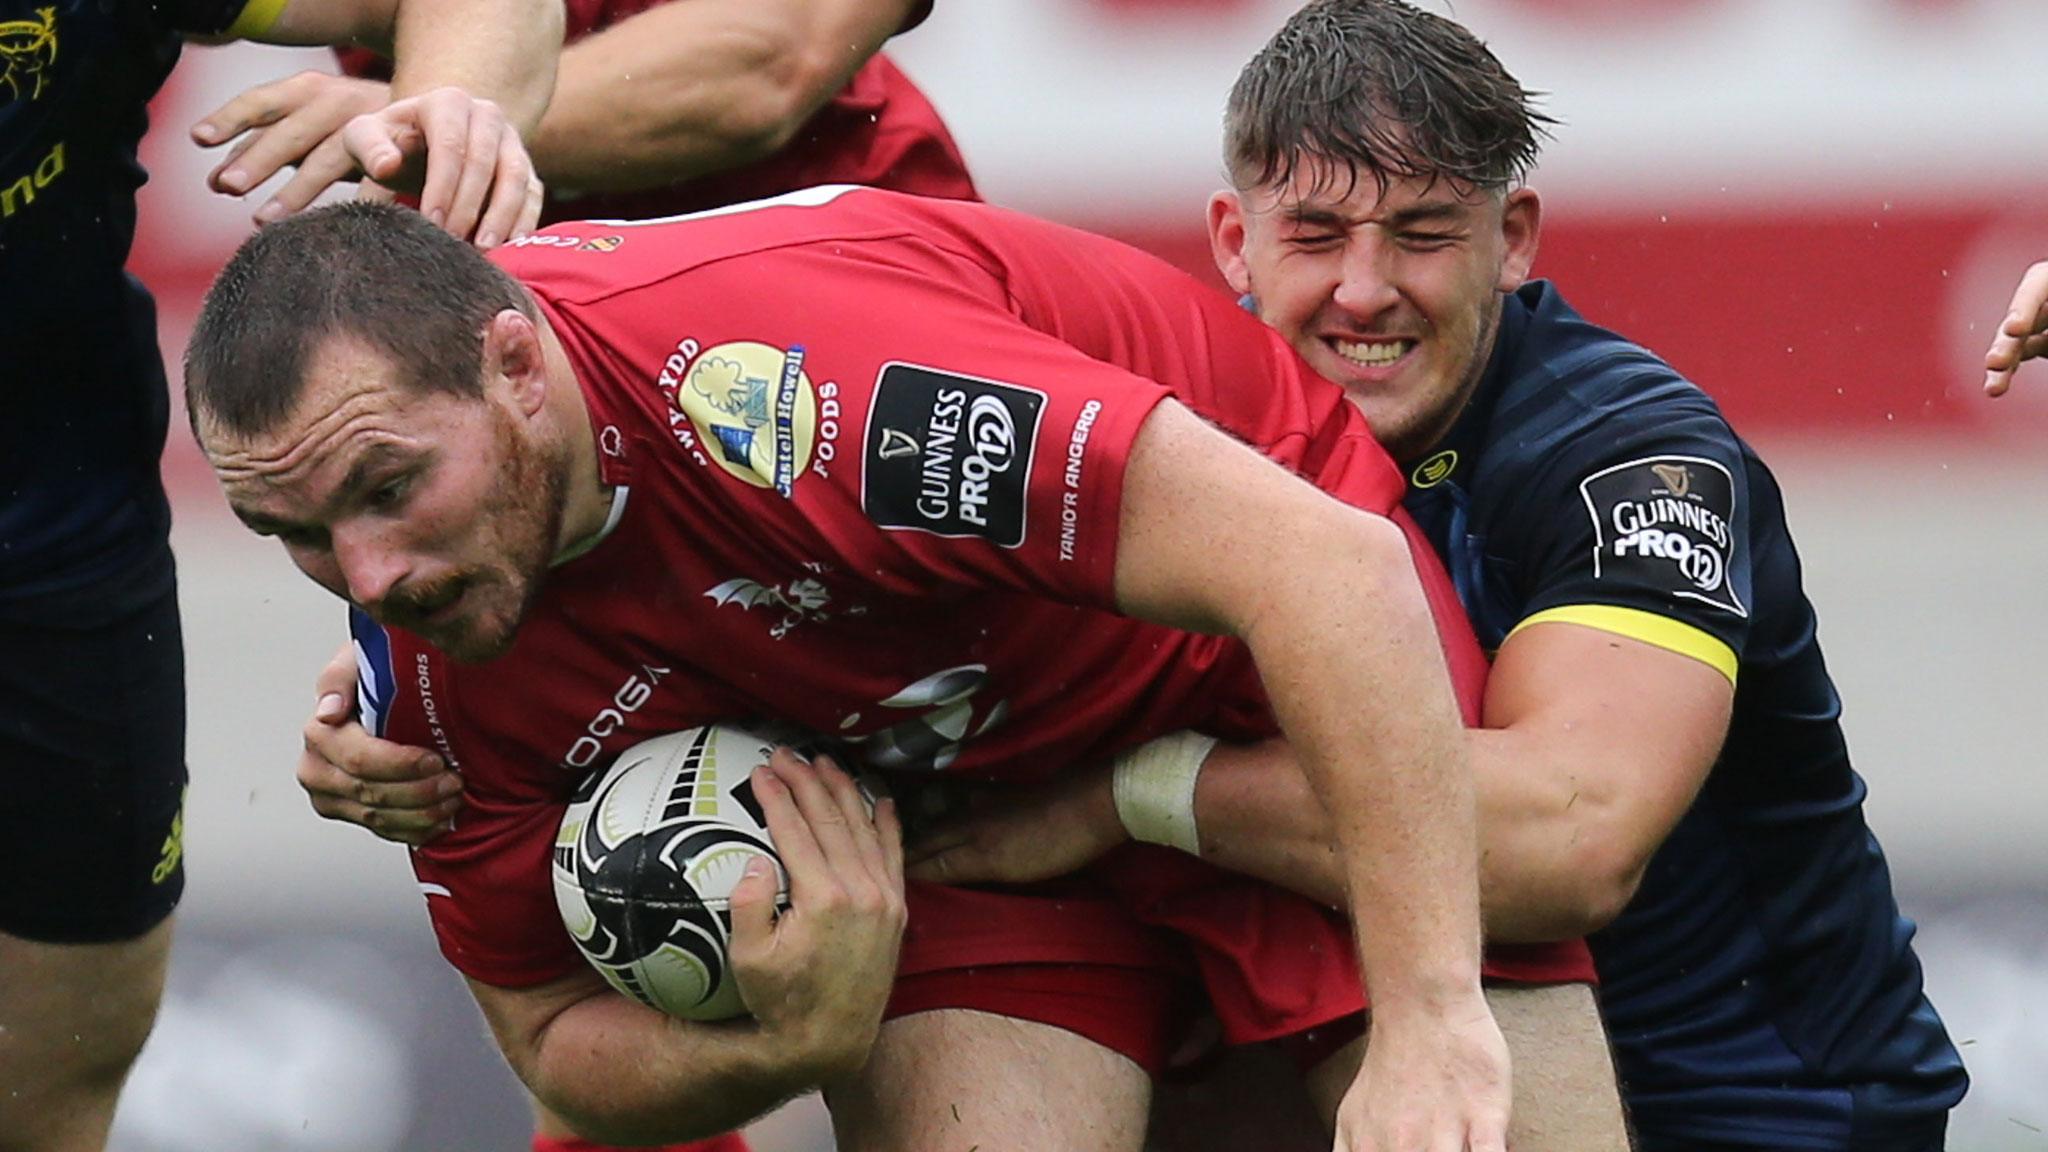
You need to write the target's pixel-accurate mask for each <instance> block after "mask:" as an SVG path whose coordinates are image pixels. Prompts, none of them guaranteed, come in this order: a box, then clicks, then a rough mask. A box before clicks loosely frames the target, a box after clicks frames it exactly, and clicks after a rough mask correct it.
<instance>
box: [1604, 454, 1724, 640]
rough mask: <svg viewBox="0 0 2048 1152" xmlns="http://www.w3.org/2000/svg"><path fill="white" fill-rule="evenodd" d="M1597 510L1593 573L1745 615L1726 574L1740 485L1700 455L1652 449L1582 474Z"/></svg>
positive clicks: (1712, 462)
mask: <svg viewBox="0 0 2048 1152" xmlns="http://www.w3.org/2000/svg"><path fill="white" fill-rule="evenodd" d="M1579 494H1580V495H1581V496H1583V497H1584V498H1585V501H1586V511H1587V512H1588V514H1590V515H1591V516H1592V517H1593V577H1594V579H1596V580H1614V581H1618V582H1621V583H1626V584H1634V585H1639V586H1647V587H1650V588H1656V589H1661V590H1663V591H1666V592H1669V593H1670V594H1671V595H1672V596H1673V597H1676V598H1678V599H1681V600H1694V601H1699V602H1701V603H1705V604H1712V605H1713V606H1715V607H1716V608H1720V609H1723V610H1725V611H1729V612H1733V613H1735V614H1736V615H1737V616H1743V617H1747V616H1748V615H1749V610H1748V609H1746V608H1744V607H1743V606H1742V601H1741V600H1740V599H1738V598H1737V596H1736V594H1735V587H1734V585H1733V583H1732V582H1731V581H1730V580H1729V578H1728V569H1729V563H1730V561H1731V560H1732V559H1733V558H1734V555H1735V547H1736V542H1735V538H1734V530H1733V528H1732V527H1731V524H1732V523H1733V521H1734V519H1735V485H1734V483H1733V481H1732V480H1730V478H1729V475H1728V470H1727V469H1726V468H1724V467H1722V466H1721V465H1720V464H1718V463H1716V462H1715V461H1712V460H1707V459H1704V458H1702V457H1697V456H1650V457H1645V458H1644V459H1641V460H1631V461H1629V462H1628V463H1626V464H1617V465H1615V466H1614V467H1612V468H1605V469H1602V470H1601V471H1599V472H1595V473H1593V474H1592V475H1591V476H1588V477H1586V478H1585V479H1584V480H1582V481H1580V482H1579Z"/></svg>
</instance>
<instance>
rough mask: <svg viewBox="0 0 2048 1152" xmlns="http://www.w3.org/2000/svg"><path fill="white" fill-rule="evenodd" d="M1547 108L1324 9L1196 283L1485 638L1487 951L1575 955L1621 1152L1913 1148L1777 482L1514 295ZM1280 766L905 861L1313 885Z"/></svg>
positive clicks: (1251, 112) (1047, 800) (1260, 83)
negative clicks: (1509, 948) (1325, 404)
mask: <svg viewBox="0 0 2048 1152" xmlns="http://www.w3.org/2000/svg"><path fill="white" fill-rule="evenodd" d="M1544 122H1545V118H1543V117H1542V116H1540V115H1539V114H1537V113H1535V112H1533V111H1532V110H1531V109H1530V106H1529V101H1528V97H1527V94H1526V93H1525V92H1524V91H1523V89H1522V88H1521V86H1520V85H1519V84H1518V83H1517V82H1516V81H1515V79H1514V78H1513V77H1512V76H1510V75H1509V74H1508V73H1507V72H1506V71H1505V70H1504V69H1503V68H1502V67H1501V65H1500V63H1499V61H1498V60H1496V59H1495V58H1494V56H1493V55H1492V54H1491V53H1490V52H1489V51H1488V50H1487V49H1486V48H1485V47H1484V46H1483V45H1482V44H1481V43H1480V42H1479V41H1478V40H1477V39H1475V38H1474V37H1472V36H1471V35H1470V34H1469V33H1468V32H1467V31H1466V30H1465V29H1463V28H1461V27H1459V26H1458V25H1456V24H1454V23H1452V22H1450V21H1448V20H1445V19H1442V18H1439V17H1436V16H1433V15H1429V14H1426V13H1423V12H1420V11H1418V10H1416V9H1414V8H1412V7H1410V6H1409V5H1406V4H1402V3H1398V2H1396V0H1318V2H1317V3H1313V4H1310V5H1309V6H1308V7H1307V8H1305V9H1304V10H1302V11H1301V12H1300V13H1298V14H1297V15H1296V16H1295V17H1294V18H1293V19H1291V20H1290V21H1289V22H1288V23H1287V25H1286V26H1285V27H1284V28H1283V29H1282V30H1281V31H1280V32H1279V33H1278V35H1277V36H1276V37H1275V38H1274V39H1273V40H1272V41H1271V42H1270V43H1269V44H1268V45H1267V46H1266V48H1265V49H1264V50H1262V51H1261V52H1260V53H1259V54H1258V55H1257V56H1256V57H1255V58H1254V59H1253V60H1252V62H1251V63H1250V64H1249V65H1248V66H1247V67H1246V69H1245V70H1244V72H1243V73H1242V75H1241V76H1240V78H1239V80H1238V83H1237V85H1236V87H1235V89H1234V90H1233V92H1232V94H1231V98H1230V104H1229V109H1228V113H1227V116H1226V144H1225V153H1226V161H1227V164H1228V170H1229V174H1230V178H1231V181H1232V185H1233V187H1232V188H1231V189H1230V190H1229V191H1227V192H1223V193H1219V194H1218V195H1217V196H1216V197H1215V198H1214V199H1213V200H1212V202H1211V204H1210V208H1209V225H1210V233H1211V238H1212V242H1213V248H1214V252H1215V255H1216V258H1217V262H1218V265H1219V267H1220V268H1221V269H1222V271H1223V273H1224V275H1225V277H1226V278H1227V279H1228V281H1229V282H1230V284H1231V285H1232V286H1233V287H1234V288H1236V289H1237V290H1238V291H1240V292H1242V293H1245V294H1246V295H1247V296H1248V298H1249V299H1250V301H1251V303H1252V304H1253V306H1254V307H1256V309H1257V310H1258V312H1259V314H1260V316H1261V317H1262V318H1264V319H1265V320H1266V321H1267V322H1268V323H1270V324H1272V325H1273V326H1274V327H1275V328H1276V329H1278V330H1279V331H1280V332H1282V333H1283V334H1284V335H1285V336H1286V337H1287V338H1288V339H1289V341H1290V342H1291V343H1293V345H1294V346H1295V348H1296V350H1297V351H1299V352H1301V353H1302V355H1303V356H1304V357H1305V358H1306V359H1307V360H1308V361H1309V362H1310V363H1311V364H1313V365H1314V366H1315V367H1317V368H1318V369H1319V370H1320V371H1322V372H1323V373H1324V374H1326V375H1327V376H1329V377H1330V378H1331V379H1333V380H1336V381H1338V382H1339V383H1341V384H1342V385H1344V387H1345V389H1346V391H1347V392H1348V393H1349V394H1350V396H1351V397H1352V399H1353V400H1354V401H1355V402H1356V403H1357V404H1358V405H1359V406H1360V407H1361V408H1362V409H1363V410H1364V411H1365V413H1366V414H1367V416H1368V417H1369V419H1370V421H1371V423H1372V425H1373V427H1374V429H1375V432H1376V434H1377V435H1378V437H1379V438H1380V439H1381V440H1382V442H1383V443H1385V444H1386V445H1387V447H1388V449H1389V450H1390V451H1391V452H1392V453H1393V454H1394V456H1395V458H1396V459H1397V460H1398V461H1400V462H1401V464H1402V465H1403V466H1404V467H1405V468H1406V469H1408V473H1409V477H1410V485H1411V488H1410V492H1409V495H1408V496H1407V498H1406V501H1405V502H1406V504H1407V506H1408V508H1409V509H1410V510H1411V512H1412V513H1413V514H1414V515H1415V517H1416V518H1417V520H1419V521H1420V522H1421V523H1422V524H1423V526H1424V529H1425V530H1426V532H1427V533H1428V534H1429V536H1430V539H1431V541H1432V543H1433V544H1434V545H1435V547H1436V548H1437V550H1438V552H1439V553H1440V555H1441V556H1442V558H1443V560H1444V562H1445V565H1446V567H1447V568H1448V569H1449V570H1450V572H1451V574H1452V577H1453V579H1454V580H1455V581H1456V583H1457V586H1458V590H1459V594H1460V597H1461V599H1463V601H1464V602H1465V606H1466V609H1467V611H1468V612H1469V614H1470V615H1471V617H1472V620H1473V623H1474V625H1475V627H1476V628H1477V630H1478V632H1479V636H1480V639H1481V642H1482V643H1483V644H1484V645H1486V646H1487V647H1488V648H1490V649H1494V650H1496V656H1495V662H1494V667H1493V672H1492V676H1491V678H1490V680H1489V683H1488V687H1487V691H1486V698H1485V715H1484V724H1485V728H1484V729H1483V730H1476V731H1473V732H1472V733H1471V734H1470V741H1469V748H1470V752H1471V754H1472V756H1473V760H1474V764H1475V770H1476V772H1477V774H1478V778H1479V795H1480V812H1481V837H1482V842H1483V845H1484V850H1485V855H1484V862H1483V866H1482V884H1483V892H1484V912H1485V916H1486V922H1487V929H1488V933H1489V936H1490V938H1492V939H1493V940H1496V941H1500V940H1546V939H1554V938H1559V937H1567V936H1576V935H1580V934H1588V933H1590V934H1592V935H1591V937H1590V943H1591V944H1592V945H1593V949H1594V956H1595V960H1596V964H1597V966H1598V969H1599V972H1600V976H1601V979H1602V987H1601V991H1600V1003H1601V1007H1602V1009H1603V1010H1604V1012H1605V1015H1606V1018H1607V1022H1608V1026H1609V1030H1610V1034H1611V1039H1612V1042H1613V1044H1614V1048H1615V1052H1616V1056H1617V1058H1618V1063H1619V1067H1620V1072H1621V1076H1622V1085H1623V1095H1624V1098H1625V1100H1626V1101H1627V1103H1628V1104H1629V1106H1630V1108H1631V1110H1632V1115H1633V1120H1634V1123H1635V1126H1636V1128H1637V1131H1638V1138H1639V1141H1640V1146H1641V1147H1642V1148H1644V1149H1649V1150H1653V1152H1661V1150H1672V1152H1677V1150H1680V1149H1684V1150H1687V1152H1699V1150H1701V1149H1738V1148H1739V1149H1765V1148H1768V1149H1814V1150H1843V1152H1846V1150H1852V1149H1853V1150H1856V1152H1880V1150H1884V1152H1891V1150H1898V1152H1909V1150H1910V1152H1929V1150H1935V1149H1939V1148H1941V1147H1942V1143H1943V1132H1944V1129H1945V1126H1946V1122H1947V1115H1948V1112H1949V1110H1950V1109H1951V1108H1952V1107H1953V1106H1954V1105H1955V1104H1956V1102H1957V1101H1958V1100H1960V1099H1961V1098H1962V1095H1963V1092H1964V1090H1965V1087H1966V1085H1967V1078H1966V1076H1965V1074H1964V1070H1963V1066H1962V1062H1961V1060H1960V1059H1959V1057H1958V1055H1957V1053H1956V1050H1955V1047H1954V1046H1953V1045H1952V1044H1951V1043H1950V1041H1949V1038H1948V1036H1947V1034H1946V1032H1945V1031H1944V1029H1943V1026H1942V1023H1941V1020H1940V1018H1939V1017H1938V1016H1937V1015H1936V1014H1935V1011H1934V1009H1933V1007H1932V1006H1931V1005H1930V1004H1929V1003H1928V1001H1927V999H1926V997H1925V996H1924V995H1923V994H1922V991H1921V971H1920V965H1919V961H1918V960H1917V959H1916V958H1915V956H1914V953H1913V950H1912V947H1911V940H1912V936H1913V926H1912V924H1911V923H1910V922H1908V921H1907V920H1905V919H1904V918H1903V917H1901V916H1900V914H1899V911H1898V908H1897V906H1896V903H1895V902H1894V899H1893V896H1892V890H1891V881H1890V877H1889V874H1888V872H1887V869H1886V865H1885V860H1884V855H1883V853H1882V852H1881V851H1880V850H1879V848H1878V844H1877V841H1876V839H1875V838H1874V837H1873V836H1872V834H1871V832H1870V829H1869V828H1868V827H1867V826H1866V824H1865V822H1864V818H1863V810H1862V801H1863V797H1864V791H1865V787H1864V782H1863V781H1862V779H1861V778H1859V777H1858V776H1857V774H1856V773H1855V772H1854V771H1853V770H1852V769H1851V767H1850V765H1849V758H1848V752H1847V748H1846V745H1845V743H1844V740H1843V735H1842V730H1841V727H1840V724H1839V723H1838V720H1839V715H1840V703H1839V701H1838V699H1837V696H1836V693H1835V689H1834V686H1833V684H1832V683H1831V682H1830V680H1829V677H1828V673H1827V669H1826V667H1825V665H1824V664H1823V662H1822V659H1821V653H1820V649H1819V647H1818V646H1817V642H1816V639H1815V620H1814V611H1813V608H1812V606H1811V605H1810V604H1809V603H1808V601H1807V599H1806V595H1805V592H1804V591H1803V590H1802V588H1801V584H1800V572H1799V561H1798V557H1797V556H1796V554H1795V552H1794V550H1793V546H1792V542H1791V539H1790V536H1789V534H1788V532H1787V528H1786V521H1785V509H1784V505H1783V501H1782V498H1781V496H1780V493H1779V490H1778V485H1777V482H1776V481H1775V480H1774V479H1773V478H1772V476H1771V474H1770V472H1769V471H1768V470H1767V469H1766V468H1765V467H1764V465H1763V463H1762V462H1761V461H1760V460H1759V459H1758V458H1757V456H1756V454H1755V453H1754V452H1753V451H1751V450H1750V448H1749V447H1748V445H1747V444H1745V443H1744V442H1743V441H1742V440H1741V439H1740V438H1739V437H1738V436H1737V435H1736V434H1735V432H1734V431H1733V430H1731V429H1730V427H1729V425H1728V423H1727V421H1726V420H1725V419H1723V417H1722V415H1721V413H1720V411H1719V410H1718V409H1717V408H1716V407H1715V405H1714V403H1713V402H1712V401H1711V400H1710V399H1709V398H1708V397H1707V396H1706V395H1705V394H1704V393H1703V392H1701V391H1700V389H1699V388H1697V387H1696V386H1694V385H1693V384H1692V383H1690V382H1689V381H1687V380H1685V379H1684V378H1683V377H1681V376H1680V375H1679V374H1678V373H1677V372H1675V371H1674V370H1672V369H1671V368H1670V367H1669V366H1667V365H1666V364H1664V363H1663V362H1662V361H1660V360H1658V359H1657V357H1656V356H1655V355H1654V354H1652V353H1650V352H1649V351H1647V350H1645V349H1643V348H1641V347H1639V346H1637V345H1634V344H1631V343H1629V342H1628V341H1627V340H1625V339H1623V338H1622V337H1619V336H1616V335H1614V334H1612V333H1609V332H1606V331H1604V330H1602V329H1600V328H1598V327H1596V326H1595V325H1593V324H1591V323H1589V322H1588V321H1586V320H1584V319H1582V318H1581V317H1580V316H1579V315H1578V314H1577V313H1575V312H1574V311H1573V310H1572V309H1571V307H1570V306H1569V305H1568V304H1566V302H1565V301H1564V299H1563V297H1562V296H1561V295H1560V293H1559V292H1558V290H1557V289H1556V288H1555V287H1554V286H1552V285H1550V284H1548V283H1545V282H1543V281H1540V280H1538V281H1532V280H1528V279H1527V276H1528V274H1529V270H1530V267H1531V264H1532V262H1533V260H1534V257H1535V253H1536V247H1537V239H1538V233H1539V228H1540V223H1541V201H1540V200H1539V199H1538V197H1537V194H1536V193H1535V191H1534V190H1532V189H1530V188H1528V187H1527V186H1525V185H1524V184H1523V177H1524V176H1525V174H1526V172H1527V170H1528V168H1529V166H1530V165H1531V163H1532V162H1533V161H1534V159H1535V157H1536V153H1537V147H1538V137H1539V135H1540V134H1541V132H1542V125H1543V123H1544ZM2035 282H2036V283H2037V284H2040V283H2048V276H2040V275H2037V276H2036V279H2035ZM2015 311H2016V312H2025V313H2026V314H2025V315H2023V316H2016V317H2015V318H2014V319H2012V320H2010V321H2008V327H2007V334H2008V340H2009V342H2010V344H2011V345H2012V347H2011V348H2008V349H2006V354H2005V358H2004V359H2003V360H1994V361H1993V362H1992V363H1991V364H1990V365H1989V366H1990V368H1991V369H1992V370H1993V371H1994V372H1996V371H1998V370H1999V369H2000V368H2001V367H2003V368H2004V369H2005V370H2006V371H2008V372H2009V370H2010V368H2011V367H2014V366H2016V365H2017V363H2018V361H2019V359H2020V356H2019V349H2020V347H2021V344H2022V341H2023V340H2024V339H2025V338H2026V336H2027V334H2028V333H2029V332H2031V331H2036V330H2038V327H2039V325H2038V313H2039V311H2040V302H2039V300H2038V299H2036V300H2034V301H2033V303H2032V305H2031V308H2024V307H2022V306H2021V304H2018V303H2016V305H2015ZM2030 325H2031V326H2030ZM2037 339H2038V337H2037ZM1998 352H1999V350H1998V349H1994V352H1993V355H1994V357H1996V356H1997V355H1998ZM1183 747H1185V745H1183ZM1290 760H1291V756H1290V753H1289V751H1288V749H1287V748H1286V747H1285V745H1283V744H1279V743H1273V744H1268V745H1263V746H1258V747H1241V746H1240V747H1232V746H1222V747H1218V748H1217V749H1216V750H1215V751H1214V752H1213V753H1210V754H1208V755H1207V757H1206V762H1204V759H1203V757H1202V755H1201V751H1200V750H1199V746H1198V747H1197V750H1196V751H1195V752H1193V753H1191V754H1186V755H1180V756H1179V762H1178V767H1177V768H1176V769H1175V770H1174V771H1173V772H1169V773H1166V775H1168V776H1172V777H1173V778H1174V779H1175V780H1176V781H1177V783H1176V784H1174V785H1161V784H1160V783H1159V780H1160V777H1161V774H1162V772H1161V769H1160V767H1159V765H1158V764H1157V762H1156V758H1154V761H1153V762H1151V763H1149V764H1148V765H1147V769H1148V775H1147V776H1146V777H1144V778H1142V779H1137V780H1133V779H1132V778H1130V773H1129V772H1128V770H1119V771H1118V772H1117V773H1106V774H1104V775H1101V776H1098V777H1096V778H1095V779H1094V780H1093V781H1092V782H1075V781H1071V780H1070V781H1067V782H1064V783H1062V784H1061V785H1060V786H1058V787H1057V788H1055V789H1053V790H1052V791H1050V792H1048V793H1045V794H1043V795H1042V796H1041V802H1042V803H1041V806H1040V807H1039V808H1038V809H1037V810H1035V812H1031V813H1026V812H1025V811H1024V810H1022V809H1020V808H1019V807H1018V806H1017V805H1016V804H1015V803H1012V804H1009V805H1005V806H1003V807H1000V808H995V807H991V808H990V809H988V810H987V811H986V812H985V813H984V814H983V815H981V816H979V817H977V818H976V819H975V820H974V821H971V822H968V823H965V824H962V825H959V826H956V827H955V828H953V829H951V830H950V831H949V832H948V833H947V834H945V835H943V836H942V837H940V838H938V839H935V840H933V841H930V842H928V843H927V844H926V845H925V846H924V847H923V849H922V852H921V856H922V859H921V860H919V859H918V858H919V856H920V852H919V851H918V850H916V849H915V848H914V849H913V860H914V861H917V862H916V865H915V866H914V867H913V868H912V870H911V874H912V875H913V876H923V877H925V878H951V879H955V880H963V881H965V880H1000V879H1007V880H1022V879H1029V878H1030V877H1031V876H1033V875H1036V874H1039V873H1041V872H1043V871H1055V872H1056V871H1060V870H1064V869H1066V868H1071V867H1073V866H1074V865H1075V863H1076V862H1077V861H1079V860H1085V859H1088V858H1090V857H1092V856H1093V855H1095V854H1096V853H1098V852H1100V851H1102V850H1103V849H1104V847H1105V846H1106V845H1108V844H1112V843H1116V842H1120V841H1122V840H1123V839H1124V838H1125V837H1126V835H1127V834H1128V833H1127V832H1126V828H1125V825H1126V824H1129V825H1130V826H1131V827H1132V828H1133V829H1135V830H1141V831H1142V830H1144V829H1151V828H1161V827H1165V828H1181V829H1185V828H1188V827H1189V826H1190V825H1191V824H1192V827H1193V828H1194V829H1195V831H1193V832H1191V833H1189V834H1188V835H1189V836H1190V837H1191V838H1192V839H1193V840H1194V841H1195V842H1196V844H1197V845H1198V850H1199V852H1200V854H1201V855H1202V856H1203V857H1204V858H1206V859H1209V860H1211V861H1213V862H1216V863H1221V864H1224V865H1225V866H1228V867H1231V868H1236V869H1239V870H1242V871H1246V872H1251V873H1254V874H1257V875H1263V876H1266V877H1268V878H1271V879H1273V880H1275V881H1277V882H1279V883H1282V884H1288V885H1291V886H1293V887H1296V888H1298V889H1301V890H1304V891H1307V892H1310V893H1311V894H1320V895H1321V897H1322V898H1323V899H1325V900H1331V899H1336V898H1338V897H1339V896H1340V895H1341V893H1342V886H1341V881H1340V879H1339V878H1338V877H1337V876H1336V874H1335V873H1334V872H1333V871H1331V870H1330V868H1329V865H1328V861H1329V860H1330V856H1329V853H1328V849H1327V847H1326V843H1327V835H1326V834H1325V832H1324V830H1323V829H1322V827H1321V818H1320V816H1319V813H1318V807H1317V805H1316V803H1315V802H1314V800H1313V798H1312V797H1311V795H1310V793H1309V792H1308V790H1307V789H1306V788H1305V787H1304V786H1303V785H1302V784H1301V783H1300V781H1299V778H1298V773H1297V772H1296V770H1295V769H1294V768H1293V767H1292V765H1291V763H1290ZM1197 773H1199V775H1197ZM1120 776H1121V777H1124V778H1118V777H1120ZM1013 799H1014V798H1013ZM1162 809H1164V810H1162ZM1119 815H1121V816H1122V818H1123V819H1122V820H1121V821H1120V820H1119Z"/></svg>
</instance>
